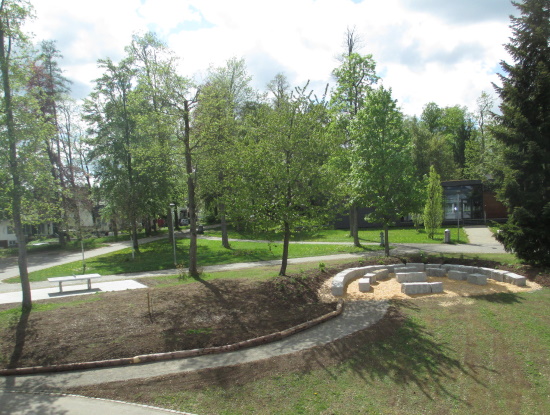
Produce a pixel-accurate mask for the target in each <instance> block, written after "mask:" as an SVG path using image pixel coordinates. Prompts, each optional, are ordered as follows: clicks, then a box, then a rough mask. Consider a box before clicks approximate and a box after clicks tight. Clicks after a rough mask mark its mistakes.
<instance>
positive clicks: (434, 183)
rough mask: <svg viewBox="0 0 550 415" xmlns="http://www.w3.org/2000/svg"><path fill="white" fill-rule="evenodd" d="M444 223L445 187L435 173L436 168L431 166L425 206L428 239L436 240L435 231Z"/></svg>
mask: <svg viewBox="0 0 550 415" xmlns="http://www.w3.org/2000/svg"><path fill="white" fill-rule="evenodd" d="M442 223H443V187H442V186H441V178H440V177H439V174H437V172H436V171H435V168H434V166H431V167H430V176H429V177H428V186H427V188H426V205H425V206H424V228H425V229H426V232H428V238H430V239H433V238H434V235H435V231H436V230H437V228H439V227H440V226H441V224H442Z"/></svg>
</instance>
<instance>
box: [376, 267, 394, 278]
mask: <svg viewBox="0 0 550 415" xmlns="http://www.w3.org/2000/svg"><path fill="white" fill-rule="evenodd" d="M373 274H374V275H375V276H376V281H380V280H383V279H385V278H388V277H389V276H390V271H389V270H388V269H387V268H384V269H377V270H376V271H373Z"/></svg>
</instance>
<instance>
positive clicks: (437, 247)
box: [0, 226, 506, 303]
mask: <svg viewBox="0 0 550 415" xmlns="http://www.w3.org/2000/svg"><path fill="white" fill-rule="evenodd" d="M464 230H465V232H466V233H467V234H468V238H469V240H470V243H468V244H454V245H453V244H391V246H392V249H391V251H390V254H391V255H404V254H413V253H417V252H420V251H422V252H426V253H443V254H445V253H471V254H476V253H479V254H481V253H505V252H506V251H505V250H504V247H503V246H502V245H501V244H500V243H499V242H497V241H496V240H495V239H494V238H493V236H492V233H491V231H490V230H489V229H488V228H487V227H485V226H468V227H465V228H464ZM162 238H163V237H153V238H149V239H147V242H151V241H153V240H157V239H162ZM140 241H143V242H145V240H143V239H142V240H140ZM312 243H315V242H312ZM321 243H322V242H321ZM129 244H130V242H129V241H127V242H120V243H117V244H113V245H111V246H109V247H105V248H98V249H95V250H93V251H88V252H87V253H86V255H87V257H88V258H91V257H93V256H97V255H102V254H104V253H106V252H114V251H116V250H120V249H124V248H127V247H128V246H129ZM379 254H380V253H379V252H373V253H370V254H367V255H379ZM81 255H82V254H77V258H76V259H73V255H70V256H67V257H65V259H63V258H56V259H55V260H54V261H53V262H50V261H48V262H43V263H42V264H40V265H35V267H34V269H32V270H38V269H44V268H49V267H51V266H53V265H58V264H61V263H67V262H72V261H75V260H79V259H80V258H82V256H81ZM364 256H365V253H357V254H337V255H324V256H315V257H304V258H291V259H289V260H288V263H289V264H301V263H311V262H323V261H333V260H344V259H349V260H350V261H353V260H357V259H358V258H361V257H364ZM280 264H281V260H271V261H256V262H245V263H243V262H241V263H235V264H221V265H209V266H205V267H202V269H203V270H204V272H217V271H229V270H237V269H249V268H255V267H265V266H276V265H280ZM29 271H31V269H30V268H29ZM177 272H178V271H177V270H176V269H167V270H160V271H146V272H133V273H124V274H116V275H104V276H103V277H102V278H101V281H102V282H111V281H121V280H134V279H139V278H144V277H154V276H161V275H174V274H177ZM12 273H15V275H13V276H17V275H18V274H19V270H18V269H17V267H15V270H13V271H12ZM8 277H9V276H5V275H4V274H2V276H1V277H0V293H10V292H13V293H16V292H18V291H20V289H21V287H20V285H19V284H6V283H2V279H5V278H8ZM67 287H70V284H67ZM46 288H52V284H51V283H50V282H48V281H41V282H33V283H31V289H32V290H36V289H46ZM17 298H20V294H19V297H17ZM18 301H19V300H15V301H9V302H18ZM2 302H3V301H2V300H1V299H0V303H2ZM4 303H6V302H4Z"/></svg>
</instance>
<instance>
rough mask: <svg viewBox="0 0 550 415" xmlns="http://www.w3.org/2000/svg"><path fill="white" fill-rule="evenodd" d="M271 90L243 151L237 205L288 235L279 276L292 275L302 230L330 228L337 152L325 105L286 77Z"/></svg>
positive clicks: (277, 80) (255, 113) (245, 213)
mask: <svg viewBox="0 0 550 415" xmlns="http://www.w3.org/2000/svg"><path fill="white" fill-rule="evenodd" d="M268 87H269V90H270V92H271V96H272V100H271V103H270V104H271V105H269V104H268V103H264V105H259V106H257V107H256V108H255V111H253V116H252V117H251V118H253V122H254V127H255V128H250V129H247V133H248V134H247V135H246V136H245V137H244V138H243V140H242V142H241V145H240V146H239V149H240V152H241V153H240V154H241V157H240V160H241V163H242V165H241V170H240V172H239V174H238V175H237V176H236V177H235V178H234V179H235V182H236V184H235V186H234V189H235V193H234V200H233V203H234V204H235V207H234V211H235V212H240V214H241V216H242V217H244V218H247V219H248V220H249V221H254V223H255V224H256V226H259V227H262V228H263V229H270V228H273V227H274V226H276V227H277V228H278V229H279V230H280V231H281V232H282V234H283V255H282V263H281V268H280V270H279V275H286V268H287V265H288V250H289V243H290V238H291V235H292V234H293V233H294V232H295V230H296V229H297V228H300V227H305V228H308V227H311V226H315V225H320V224H323V223H326V222H327V217H328V215H330V214H331V213H332V212H333V209H332V206H331V203H330V202H331V200H330V197H329V196H330V191H331V189H332V188H333V185H334V183H333V182H331V180H330V175H328V174H327V172H326V170H325V164H326V161H327V159H328V156H329V155H330V153H331V151H332V149H333V148H334V147H333V145H331V143H330V137H328V136H327V135H326V134H325V126H326V124H327V122H328V114H327V110H326V104H325V102H324V101H323V100H316V99H315V98H314V97H313V95H312V93H311V92H310V91H308V90H307V86H305V87H303V88H296V89H295V90H294V91H293V90H291V89H290V88H289V87H288V82H287V80H286V78H285V77H284V76H282V75H279V76H277V77H276V78H275V79H274V80H273V81H272V82H271V83H270V84H269V86H268ZM249 115H252V114H249Z"/></svg>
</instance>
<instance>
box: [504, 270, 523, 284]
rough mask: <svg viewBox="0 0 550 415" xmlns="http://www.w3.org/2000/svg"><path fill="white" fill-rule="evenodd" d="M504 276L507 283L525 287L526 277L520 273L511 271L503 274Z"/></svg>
mask: <svg viewBox="0 0 550 415" xmlns="http://www.w3.org/2000/svg"><path fill="white" fill-rule="evenodd" d="M504 278H505V281H506V282H507V283H508V284H513V285H517V286H519V287H525V286H526V285H527V278H525V277H524V276H522V275H518V274H514V273H513V272H509V273H507V274H505V276H504Z"/></svg>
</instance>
